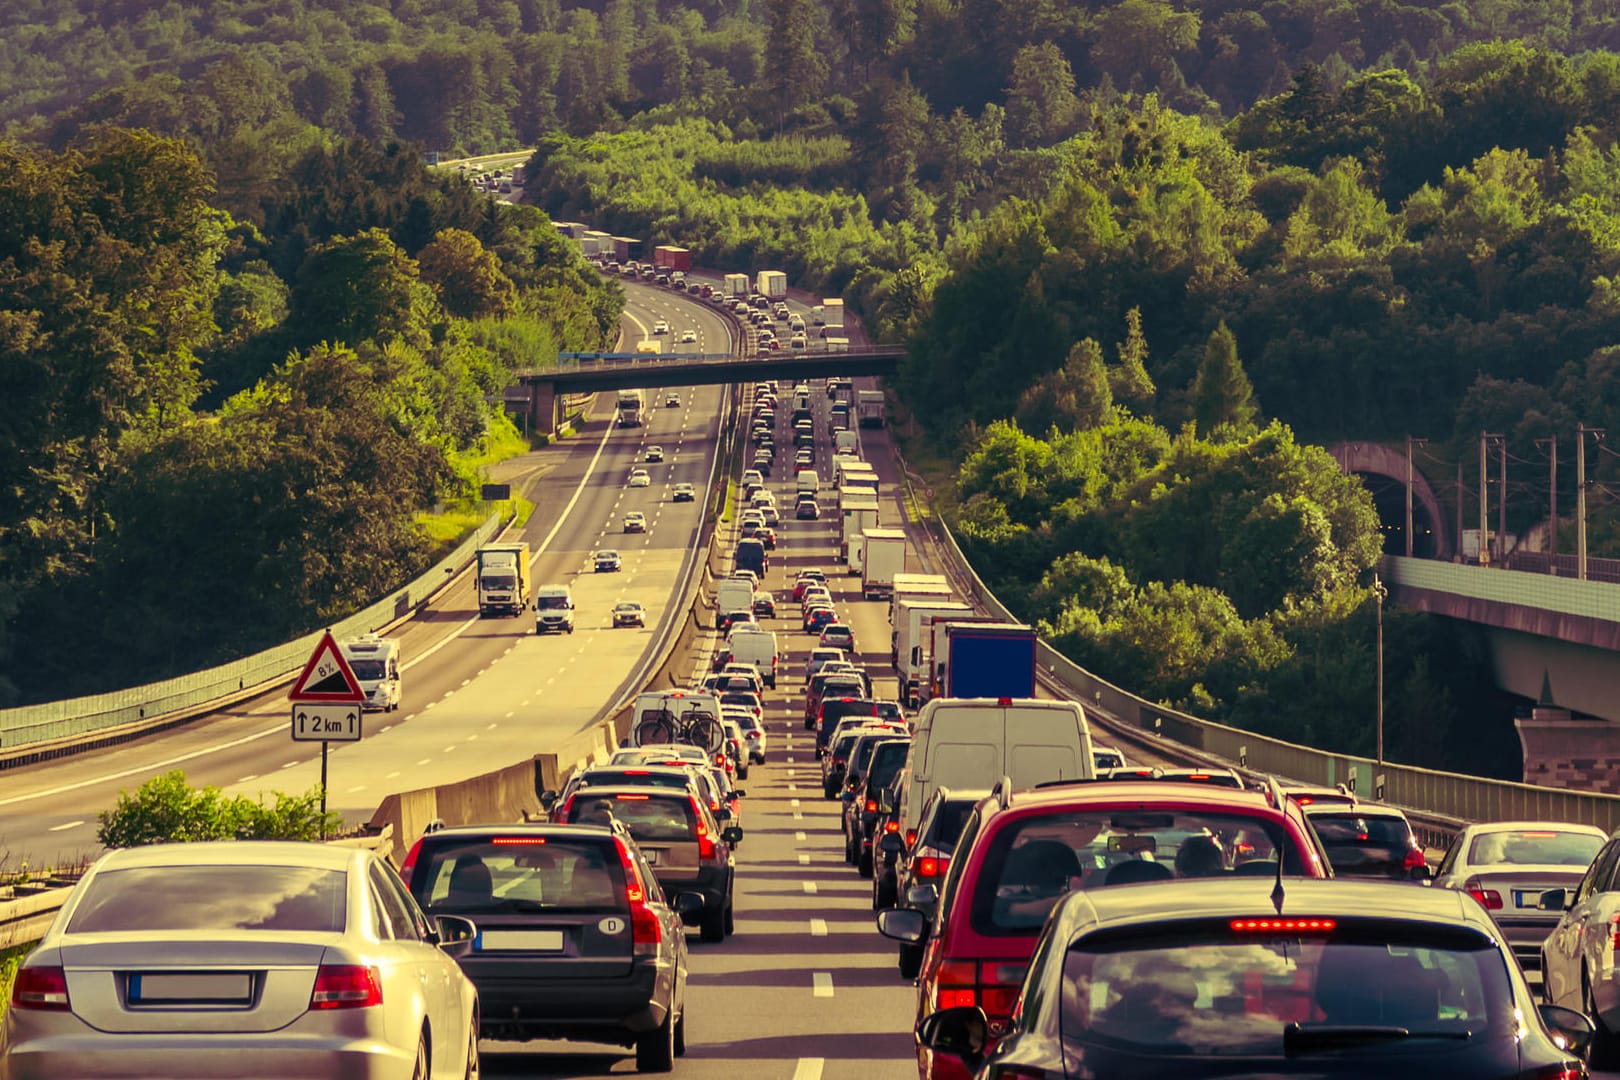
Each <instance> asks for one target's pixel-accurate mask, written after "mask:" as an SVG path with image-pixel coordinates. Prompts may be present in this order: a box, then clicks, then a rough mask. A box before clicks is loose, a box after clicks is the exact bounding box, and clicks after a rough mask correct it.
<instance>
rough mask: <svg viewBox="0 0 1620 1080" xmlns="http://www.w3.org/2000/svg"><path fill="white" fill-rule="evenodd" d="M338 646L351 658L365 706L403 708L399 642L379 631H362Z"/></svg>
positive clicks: (383, 708)
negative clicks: (379, 633)
mask: <svg viewBox="0 0 1620 1080" xmlns="http://www.w3.org/2000/svg"><path fill="white" fill-rule="evenodd" d="M338 650H339V651H340V652H342V653H343V659H345V660H347V661H348V662H349V670H350V671H352V672H354V677H355V679H356V681H358V682H359V683H360V689H361V690H364V691H365V694H366V700H365V701H362V702H361V703H360V708H361V709H362V710H366V709H381V710H382V711H383V712H393V711H394V710H395V709H397V708H399V695H400V685H399V642H397V641H395V640H394V639H392V638H387V639H384V638H380V637H378V636H377V635H376V634H361V635H360V636H359V637H357V638H355V639H353V640H352V641H345V642H341V643H340V644H339V645H338Z"/></svg>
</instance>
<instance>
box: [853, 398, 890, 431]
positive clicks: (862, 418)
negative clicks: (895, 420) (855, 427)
mask: <svg viewBox="0 0 1620 1080" xmlns="http://www.w3.org/2000/svg"><path fill="white" fill-rule="evenodd" d="M886 408H887V406H886V405H885V404H884V401H883V391H881V390H857V391H855V420H856V423H858V424H860V426H861V427H882V426H883V418H884V411H885V409H886Z"/></svg>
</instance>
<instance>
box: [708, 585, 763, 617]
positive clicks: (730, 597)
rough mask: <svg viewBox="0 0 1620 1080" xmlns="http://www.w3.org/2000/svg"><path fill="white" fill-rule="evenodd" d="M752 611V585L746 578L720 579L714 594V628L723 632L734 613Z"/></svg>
mask: <svg viewBox="0 0 1620 1080" xmlns="http://www.w3.org/2000/svg"><path fill="white" fill-rule="evenodd" d="M752 610H754V583H753V582H752V581H749V580H748V579H747V578H721V579H720V584H719V585H717V586H716V587H715V593H714V628H715V629H716V630H724V629H725V628H726V626H727V625H728V624H729V622H730V620H729V619H728V618H727V616H729V615H730V614H731V613H732V612H734V611H752Z"/></svg>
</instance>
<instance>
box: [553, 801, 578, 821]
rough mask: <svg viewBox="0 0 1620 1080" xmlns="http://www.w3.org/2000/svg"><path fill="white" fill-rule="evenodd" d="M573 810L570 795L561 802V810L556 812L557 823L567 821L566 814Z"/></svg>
mask: <svg viewBox="0 0 1620 1080" xmlns="http://www.w3.org/2000/svg"><path fill="white" fill-rule="evenodd" d="M573 808H574V797H573V796H572V795H570V796H568V798H566V799H564V800H563V804H562V809H561V810H559V811H557V820H558V821H567V820H568V812H569V811H570V810H572V809H573Z"/></svg>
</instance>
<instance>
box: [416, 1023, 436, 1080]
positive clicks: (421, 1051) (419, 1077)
mask: <svg viewBox="0 0 1620 1080" xmlns="http://www.w3.org/2000/svg"><path fill="white" fill-rule="evenodd" d="M432 1070H433V1058H432V1056H431V1055H430V1054H429V1053H428V1034H427V1029H426V1028H423V1029H422V1033H421V1034H420V1035H418V1036H417V1037H416V1061H415V1063H414V1064H412V1065H411V1080H428V1074H429V1073H430V1072H432Z"/></svg>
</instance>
